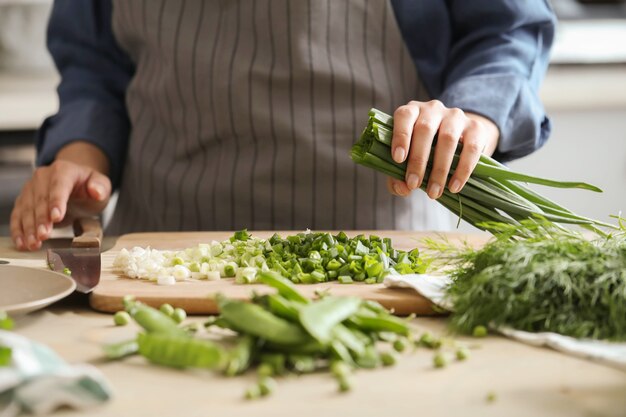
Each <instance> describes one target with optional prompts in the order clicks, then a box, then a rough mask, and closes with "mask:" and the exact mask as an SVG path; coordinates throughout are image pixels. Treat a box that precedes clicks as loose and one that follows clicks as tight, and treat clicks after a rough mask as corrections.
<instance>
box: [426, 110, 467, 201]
mask: <svg viewBox="0 0 626 417" xmlns="http://www.w3.org/2000/svg"><path fill="white" fill-rule="evenodd" d="M466 126H467V118H466V117H465V114H464V113H463V111H461V110H459V109H450V110H449V111H448V112H447V114H446V117H445V118H444V119H443V120H442V122H441V127H440V128H439V134H438V135H437V144H436V145H435V155H434V157H433V161H432V164H433V165H432V169H431V171H430V178H429V180H428V188H427V189H426V192H427V193H428V196H429V197H430V198H432V199H437V198H439V197H441V194H443V190H444V187H445V185H446V183H447V182H448V173H449V172H450V166H451V165H452V159H453V158H454V153H455V151H456V148H457V145H458V143H459V139H460V137H461V135H462V134H463V130H464V129H465V127H466Z"/></svg>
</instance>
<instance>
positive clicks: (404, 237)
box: [90, 231, 486, 315]
mask: <svg viewBox="0 0 626 417" xmlns="http://www.w3.org/2000/svg"><path fill="white" fill-rule="evenodd" d="M273 233H274V232H268V231H264V232H253V233H252V234H253V236H256V237H261V238H269V237H270V236H271V235H272V234H273ZM293 233H294V232H279V234H280V235H281V236H283V237H284V236H286V235H288V234H293ZM359 233H365V234H370V233H372V234H376V235H378V236H381V237H390V238H391V239H392V242H393V245H394V247H396V248H398V249H403V250H409V249H413V248H415V247H419V246H420V242H419V241H420V239H422V238H424V237H427V236H430V237H436V236H437V234H434V233H416V232H402V231H375V232H370V231H355V232H350V233H348V234H349V235H350V236H354V235H356V234H359ZM441 235H444V236H445V237H446V238H448V239H450V240H452V241H459V240H467V241H468V242H469V243H471V244H474V245H479V244H481V243H484V242H485V240H486V237H485V235H478V234H477V235H462V234H458V233H447V234H441ZM230 236H232V232H171V233H133V234H127V235H123V236H121V237H120V238H119V239H118V240H117V243H116V244H115V246H114V247H113V248H112V249H111V250H109V251H106V252H104V253H103V254H102V275H101V278H100V284H99V285H98V286H97V287H96V288H95V289H94V291H93V293H92V295H91V299H90V302H91V306H92V307H93V308H94V309H96V310H99V311H104V312H111V313H112V312H116V311H119V310H121V309H122V308H123V306H122V299H123V297H124V296H125V295H134V296H135V297H136V298H137V299H138V300H140V301H143V302H145V303H147V304H149V305H151V306H154V307H158V306H160V305H161V304H164V303H170V304H172V305H173V306H175V307H182V308H184V309H185V310H186V311H187V312H188V313H190V314H215V313H218V309H217V305H216V303H215V301H214V300H213V297H214V296H215V295H216V294H218V293H221V294H223V295H225V296H226V297H229V298H235V299H249V297H250V295H251V293H252V292H253V291H255V292H257V293H259V294H262V293H266V292H271V291H273V290H272V289H271V288H268V287H266V286H264V285H260V284H248V285H241V284H235V282H234V279H233V278H226V279H222V280H220V281H188V282H179V283H176V285H173V286H161V285H156V284H155V283H153V282H148V281H143V280H136V279H129V278H125V277H123V276H122V275H120V273H119V272H118V271H116V270H114V268H113V261H114V259H115V257H116V256H117V254H118V253H119V252H120V250H121V249H123V248H127V249H130V248H132V247H134V246H142V247H146V246H150V247H152V248H155V249H167V250H176V249H183V248H187V247H191V246H195V245H197V244H198V243H208V242H211V241H212V240H217V241H222V240H225V239H228V238H229V237H230ZM298 289H299V290H300V291H301V292H302V293H303V294H305V295H306V296H310V297H313V296H315V293H316V292H317V291H325V290H329V291H330V292H331V293H332V294H334V295H338V296H354V297H360V298H363V299H367V300H373V301H378V302H379V303H381V304H382V305H383V306H385V307H386V308H389V309H393V310H394V311H395V312H396V314H399V315H407V314H411V313H415V314H419V315H432V314H435V312H434V311H433V309H432V304H431V303H430V302H429V301H428V300H427V299H425V298H424V297H422V296H420V295H418V294H417V293H415V291H413V290H409V289H390V288H385V287H384V286H383V285H382V284H363V283H354V284H339V283H337V282H329V283H321V284H309V285H305V284H303V285H298Z"/></svg>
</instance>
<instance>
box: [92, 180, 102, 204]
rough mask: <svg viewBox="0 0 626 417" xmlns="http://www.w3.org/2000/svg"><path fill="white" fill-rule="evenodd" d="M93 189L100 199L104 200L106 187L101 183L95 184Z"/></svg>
mask: <svg viewBox="0 0 626 417" xmlns="http://www.w3.org/2000/svg"><path fill="white" fill-rule="evenodd" d="M93 190H94V191H95V192H96V195H97V196H98V200H102V199H103V198H104V187H103V186H101V185H100V184H94V185H93Z"/></svg>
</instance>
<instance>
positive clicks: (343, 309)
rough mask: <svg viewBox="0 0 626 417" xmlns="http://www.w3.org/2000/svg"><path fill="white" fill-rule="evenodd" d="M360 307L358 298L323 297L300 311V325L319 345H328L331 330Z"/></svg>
mask: <svg viewBox="0 0 626 417" xmlns="http://www.w3.org/2000/svg"><path fill="white" fill-rule="evenodd" d="M360 306H361V300H360V299H358V298H348V297H325V298H324V299H322V300H320V301H318V302H315V303H311V304H308V305H307V306H305V307H303V308H302V310H300V323H302V326H303V327H304V328H305V329H306V331H307V332H309V334H310V335H311V336H313V337H314V338H315V339H317V340H318V341H319V342H320V343H328V342H329V341H330V340H331V338H332V335H333V333H332V332H333V328H334V327H335V326H336V325H338V324H339V323H341V322H342V321H344V320H345V319H347V318H348V317H350V316H352V315H353V314H354V313H355V312H356V311H357V310H358V309H359V307H360Z"/></svg>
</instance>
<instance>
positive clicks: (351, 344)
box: [333, 324, 365, 356]
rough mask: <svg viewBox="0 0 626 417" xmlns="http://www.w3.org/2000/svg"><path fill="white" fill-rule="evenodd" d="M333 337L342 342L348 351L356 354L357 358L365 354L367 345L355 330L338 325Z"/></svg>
mask: <svg viewBox="0 0 626 417" xmlns="http://www.w3.org/2000/svg"><path fill="white" fill-rule="evenodd" d="M333 336H334V337H335V338H336V339H337V340H339V341H341V343H343V344H344V345H345V346H346V347H347V348H348V349H350V350H351V351H352V352H354V353H355V354H356V355H357V356H360V355H362V354H363V353H364V352H365V344H364V343H363V341H362V340H361V339H360V338H359V336H357V335H355V333H354V332H353V330H351V329H349V328H347V327H346V326H344V325H343V324H338V325H336V326H335V328H334V329H333Z"/></svg>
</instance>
